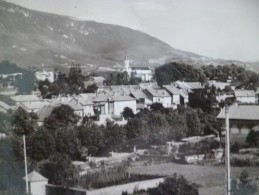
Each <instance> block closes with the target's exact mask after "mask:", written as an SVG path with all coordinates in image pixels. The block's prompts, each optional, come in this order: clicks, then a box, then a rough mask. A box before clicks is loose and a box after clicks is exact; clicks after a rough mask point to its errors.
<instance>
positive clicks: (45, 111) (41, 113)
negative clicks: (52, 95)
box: [37, 105, 58, 121]
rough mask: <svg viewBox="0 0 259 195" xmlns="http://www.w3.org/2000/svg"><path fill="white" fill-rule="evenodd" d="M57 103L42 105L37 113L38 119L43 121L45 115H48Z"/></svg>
mask: <svg viewBox="0 0 259 195" xmlns="http://www.w3.org/2000/svg"><path fill="white" fill-rule="evenodd" d="M57 106H58V105H48V106H44V107H43V108H41V109H40V110H39V111H38V112H37V115H38V117H39V121H44V119H45V118H46V117H48V116H49V115H50V114H51V112H52V111H53V110H54V108H56V107H57Z"/></svg>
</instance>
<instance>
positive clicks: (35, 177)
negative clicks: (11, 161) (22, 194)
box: [23, 171, 48, 182]
mask: <svg viewBox="0 0 259 195" xmlns="http://www.w3.org/2000/svg"><path fill="white" fill-rule="evenodd" d="M27 176H28V181H29V182H39V181H48V179H47V178H46V177H43V176H42V175H41V174H39V173H38V172H37V171H32V172H31V173H29V174H28V175H27ZM23 179H24V180H26V177H23Z"/></svg>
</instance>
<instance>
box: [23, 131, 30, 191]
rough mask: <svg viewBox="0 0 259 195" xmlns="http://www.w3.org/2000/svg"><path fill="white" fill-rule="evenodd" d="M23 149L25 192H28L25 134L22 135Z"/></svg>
mask: <svg viewBox="0 0 259 195" xmlns="http://www.w3.org/2000/svg"><path fill="white" fill-rule="evenodd" d="M23 151H24V165H25V182H26V194H29V184H28V182H29V181H28V174H27V173H28V172H27V157H26V142H25V135H23Z"/></svg>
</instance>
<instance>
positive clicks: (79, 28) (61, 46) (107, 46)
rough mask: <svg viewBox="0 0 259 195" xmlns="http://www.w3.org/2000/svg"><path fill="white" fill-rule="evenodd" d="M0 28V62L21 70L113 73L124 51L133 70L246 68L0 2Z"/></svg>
mask: <svg viewBox="0 0 259 195" xmlns="http://www.w3.org/2000/svg"><path fill="white" fill-rule="evenodd" d="M0 27H1V30H0V43H1V44H0V60H1V61H3V60H9V61H10V62H12V63H17V65H19V66H23V67H40V66H41V65H42V64H44V65H45V66H47V67H55V66H63V67H69V65H71V64H72V63H79V64H81V66H82V67H84V68H85V69H86V70H101V69H102V68H104V69H106V70H116V69H121V68H122V64H123V63H122V60H123V57H124V53H125V52H127V53H128V55H129V57H130V59H131V64H132V65H133V66H134V65H138V66H150V67H152V68H154V67H157V66H159V65H162V64H164V63H167V62H170V61H175V62H180V63H187V64H190V65H195V66H200V65H208V64H219V65H221V64H231V63H233V62H235V63H236V64H238V65H242V66H244V65H245V63H243V62H240V61H231V60H215V59H213V58H208V57H205V56H201V55H198V54H195V53H192V52H185V51H181V50H177V49H174V48H172V47H171V46H170V45H168V44H166V43H164V42H162V41H160V40H158V39H157V38H155V37H152V36H150V35H148V34H146V33H143V32H140V31H138V30H133V29H129V28H127V27H121V26H119V25H113V24H103V23H97V22H95V21H81V20H77V19H75V18H72V17H69V16H62V15H56V14H51V13H44V12H40V11H34V10H29V9H27V8H23V7H21V6H18V5H15V4H12V3H8V2H5V1H3V0H0Z"/></svg>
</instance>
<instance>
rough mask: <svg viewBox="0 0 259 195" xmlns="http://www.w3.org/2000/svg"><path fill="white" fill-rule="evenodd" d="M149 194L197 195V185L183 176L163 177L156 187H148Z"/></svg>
mask: <svg viewBox="0 0 259 195" xmlns="http://www.w3.org/2000/svg"><path fill="white" fill-rule="evenodd" d="M148 194H149V195H174V194H175V195H199V191H198V185H197V184H195V183H190V182H189V181H187V180H186V179H185V178H184V177H183V176H177V174H174V176H173V177H169V178H166V179H165V182H163V183H160V184H159V186H158V187H157V188H151V189H148Z"/></svg>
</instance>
